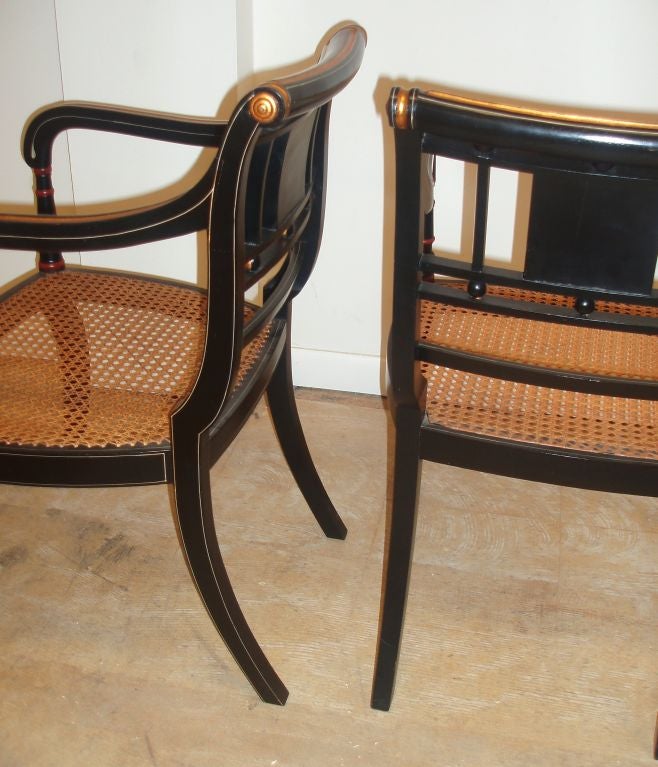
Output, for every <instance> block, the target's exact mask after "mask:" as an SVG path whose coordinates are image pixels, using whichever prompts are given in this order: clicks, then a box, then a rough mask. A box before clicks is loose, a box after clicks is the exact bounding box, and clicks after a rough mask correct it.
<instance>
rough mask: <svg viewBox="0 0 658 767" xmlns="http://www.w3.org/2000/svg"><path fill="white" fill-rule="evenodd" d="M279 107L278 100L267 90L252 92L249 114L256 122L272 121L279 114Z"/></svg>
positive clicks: (265, 123) (264, 123)
mask: <svg viewBox="0 0 658 767" xmlns="http://www.w3.org/2000/svg"><path fill="white" fill-rule="evenodd" d="M280 111H281V107H280V105H279V102H278V100H277V99H276V98H275V97H274V96H273V95H272V94H271V93H268V92H267V91H260V92H258V93H254V95H253V97H252V99H251V103H250V104H249V114H250V115H251V116H252V117H253V118H254V120H256V122H259V123H262V124H263V125H268V124H269V123H273V122H274V121H275V120H276V118H277V117H278V116H279V112H280Z"/></svg>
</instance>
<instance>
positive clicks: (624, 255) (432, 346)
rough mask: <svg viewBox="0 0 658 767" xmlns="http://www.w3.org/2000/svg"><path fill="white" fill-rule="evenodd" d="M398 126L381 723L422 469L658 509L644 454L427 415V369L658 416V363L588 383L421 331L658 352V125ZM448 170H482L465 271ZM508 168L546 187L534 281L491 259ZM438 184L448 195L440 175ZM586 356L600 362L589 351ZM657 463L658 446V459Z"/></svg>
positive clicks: (405, 115)
mask: <svg viewBox="0 0 658 767" xmlns="http://www.w3.org/2000/svg"><path fill="white" fill-rule="evenodd" d="M388 110H389V112H388V113H389V117H390V122H391V124H392V126H393V127H394V129H395V153H396V218H395V260H394V289H393V321H392V326H391V332H390V339H389V347H388V368H389V374H390V392H389V393H390V400H391V404H392V408H393V411H394V420H395V430H396V438H395V449H394V480H393V497H392V501H391V507H392V517H391V524H390V531H389V549H388V554H387V556H386V557H385V561H386V564H385V570H384V595H383V601H382V615H381V623H380V636H379V644H378V653H377V661H376V668H375V675H374V683H373V690H372V706H373V707H374V708H378V709H382V710H388V708H389V706H390V705H391V699H392V695H393V687H394V680H395V673H396V666H397V659H398V652H399V648H400V640H401V635H402V626H403V620H404V608H405V603H406V595H407V584H408V579H409V570H410V566H411V558H412V549H413V538H414V527H415V517H416V506H417V497H418V488H419V482H420V469H421V464H422V461H423V460H431V461H435V462H439V463H444V464H448V465H455V466H461V467H465V468H469V469H475V470H478V471H484V472H489V473H497V474H502V475H507V476H512V477H520V478H524V479H531V480H536V481H541V482H549V483H555V484H561V485H564V486H567V487H581V488H589V489H599V490H606V491H610V492H622V493H631V494H638V495H648V496H656V495H658V462H657V461H656V460H655V458H653V457H651V455H648V456H645V455H644V454H640V453H642V451H639V453H638V454H631V455H628V454H625V450H624V448H625V445H623V444H622V445H619V448H620V449H619V451H618V452H614V451H611V450H609V449H606V450H597V449H596V447H594V448H588V449H583V448H578V447H573V448H570V447H569V446H568V444H560V445H556V444H549V443H548V440H547V442H546V444H541V440H539V441H538V442H537V443H531V442H529V441H523V440H522V439H521V438H518V437H515V438H513V437H512V436H503V435H501V434H496V433H495V432H492V431H488V432H484V431H483V432H482V433H478V431H477V429H476V428H475V427H470V428H467V427H466V426H464V427H460V426H459V425H457V424H454V425H453V424H452V423H451V422H450V421H449V419H446V420H445V421H440V420H439V419H434V420H433V417H432V412H434V411H432V410H431V407H432V406H433V405H434V403H429V402H426V388H427V380H426V376H424V375H423V374H422V371H421V365H423V364H429V365H432V366H439V367H440V369H441V370H443V369H450V370H452V371H463V372H465V373H468V374H475V375H477V376H481V377H487V378H489V379H491V381H493V382H499V381H510V382H515V383H518V384H519V385H521V386H525V385H530V386H533V387H544V390H546V389H552V390H556V391H559V392H560V393H562V392H564V393H565V394H566V396H568V397H572V396H573V397H575V396H582V395H588V394H589V395H602V396H605V397H610V398H630V399H633V400H634V401H636V402H640V403H643V404H644V403H647V402H648V403H655V402H656V400H658V371H657V367H658V360H656V358H655V356H654V355H652V354H651V355H649V357H648V358H645V359H640V358H637V359H634V360H632V361H633V363H634V367H633V370H634V371H637V369H638V368H639V370H640V372H639V373H638V372H633V374H629V375H622V374H617V375H616V374H613V373H606V372H603V373H595V372H591V371H588V369H587V368H586V367H585V368H583V369H582V370H581V369H579V366H578V364H575V365H574V364H571V363H572V362H573V361H572V360H569V358H568V357H562V355H561V354H559V353H558V354H556V356H555V359H550V360H543V361H542V363H541V364H531V362H530V361H529V360H528V359H524V358H518V357H514V356H512V355H510V356H509V357H508V358H506V357H505V355H504V354H499V353H498V352H497V353H496V354H494V353H493V352H492V351H491V350H490V348H488V346H489V344H488V342H489V340H490V338H491V335H490V336H489V339H488V338H487V334H486V331H485V332H483V335H482V342H481V343H480V346H479V347H477V345H476V344H474V343H473V342H471V341H470V340H469V341H468V343H464V344H463V347H458V346H456V345H453V346H451V345H450V344H449V343H448V342H446V341H443V340H442V339H443V338H444V336H442V335H441V333H440V332H439V333H438V335H432V334H430V335H429V337H427V336H424V337H422V333H423V332H424V331H423V326H422V319H421V306H424V307H427V306H428V305H430V306H435V307H436V306H439V305H441V306H442V307H443V308H446V307H447V308H446V309H445V314H444V315H443V316H447V315H450V313H451V312H453V310H454V312H456V313H459V312H460V311H463V312H467V313H469V316H474V317H477V316H478V313H481V314H480V315H479V316H480V319H481V323H480V324H479V325H478V327H483V326H484V325H483V323H485V320H484V319H482V318H485V317H487V316H493V315H497V316H498V317H501V316H502V317H503V318H504V319H507V318H509V319H510V321H512V320H518V321H519V322H520V323H523V324H524V328H525V329H526V330H527V329H528V325H529V324H530V323H539V324H533V325H532V327H533V328H534V329H535V331H536V332H539V328H540V326H541V327H543V328H544V330H545V329H546V328H547V327H551V328H554V327H555V326H556V325H557V326H561V327H560V330H562V329H564V330H566V331H567V332H568V331H571V330H573V331H574V332H578V333H583V332H585V333H595V332H601V331H616V332H618V333H620V334H628V335H625V336H623V342H622V344H621V346H622V348H624V344H625V345H626V346H627V347H628V348H629V349H634V348H640V347H638V346H634V345H633V344H632V343H631V341H632V342H633V343H635V342H636V341H638V342H639V341H640V340H641V339H642V338H644V339H649V340H648V343H647V346H645V347H642V348H654V349H655V346H651V344H652V343H654V342H655V341H652V340H651V339H655V337H656V334H658V311H657V305H658V291H657V290H656V288H655V287H654V284H653V282H654V272H655V270H656V257H657V254H658V223H657V222H658V125H655V126H652V125H648V124H639V123H632V122H627V121H622V120H617V121H611V120H607V121H606V120H604V119H599V118H596V117H594V118H592V117H577V116H573V115H565V114H562V115H558V114H556V113H552V112H547V111H541V110H524V109H520V108H518V107H512V106H508V105H505V104H493V103H486V102H482V101H477V100H473V99H469V98H462V97H455V96H452V95H449V94H444V93H439V92H432V91H427V92H425V91H420V90H411V91H405V90H402V89H398V88H396V89H394V90H393V92H392V94H391V98H390V101H389V104H388ZM436 157H448V158H451V159H454V160H460V161H463V162H465V163H472V164H474V165H475V167H476V173H475V179H476V180H475V184H474V189H473V194H472V200H473V209H474V211H473V223H472V231H471V232H470V236H469V237H466V238H465V241H467V242H470V243H471V245H472V248H471V251H470V252H468V253H466V254H461V256H460V257H457V256H455V257H449V256H448V255H446V254H442V253H439V252H438V251H436V252H432V251H431V249H429V248H428V242H431V241H432V238H433V234H432V227H431V223H432V219H433V213H432V210H431V209H432V201H431V200H429V201H428V199H427V193H426V192H425V191H424V190H426V189H427V188H428V186H431V185H432V184H433V182H434V178H433V176H434V170H433V169H434V168H435V167H436V166H435V161H433V162H430V161H428V160H432V159H433V158H436ZM493 167H499V168H505V169H509V170H513V171H519V172H524V173H529V174H532V176H533V189H532V198H531V204H530V206H529V210H530V212H529V230H528V239H527V253H526V257H525V263H524V264H522V265H521V266H520V267H517V266H510V267H509V268H502V267H500V265H497V266H492V265H490V264H489V263H488V261H487V259H486V234H487V213H488V205H489V196H490V185H489V178H490V170H491V168H493ZM436 183H437V185H438V184H440V183H441V178H440V174H439V178H438V179H436ZM428 211H429V212H428ZM509 289H511V290H512V291H516V292H515V293H510V291H509ZM611 306H612V307H613V308H612V309H611V308H610V307H611ZM615 306H616V309H615V308H614V307H615ZM442 310H443V309H442ZM445 321H446V322H447V320H445ZM490 332H491V334H492V333H493V330H492V329H491V331H490ZM596 338H597V339H598V338H599V337H598V336H597V337H596ZM598 342H599V341H598V340H592V341H591V342H590V343H591V344H597V343H598ZM581 348H583V349H587V344H583V346H582V347H581ZM561 351H562V350H559V352H561ZM577 362H578V361H577ZM496 391H498V390H496ZM435 396H436V395H435ZM452 396H453V398H458V396H459V394H458V393H455V392H453V395H452ZM560 396H562V394H560ZM638 409H639V408H638ZM452 412H454V411H452ZM653 412H654V413H655V410H654V411H653ZM654 418H655V415H654ZM476 420H477V419H475V421H471V422H470V423H473V422H476ZM568 428H569V420H568V418H565V429H568ZM654 428H655V427H654ZM650 439H651V438H649V441H650ZM656 440H657V441H658V434H657V435H656ZM575 441H576V440H574V442H575ZM565 442H566V440H565ZM655 447H656V444H655V443H654V444H653V445H651V446H650V448H653V452H654V454H655ZM649 453H651V450H649Z"/></svg>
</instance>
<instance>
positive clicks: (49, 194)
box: [36, 189, 55, 197]
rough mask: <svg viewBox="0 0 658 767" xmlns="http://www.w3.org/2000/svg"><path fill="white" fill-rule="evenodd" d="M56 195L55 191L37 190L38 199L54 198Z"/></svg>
mask: <svg viewBox="0 0 658 767" xmlns="http://www.w3.org/2000/svg"><path fill="white" fill-rule="evenodd" d="M54 194H55V190H54V189H37V190H36V195H37V197H52V196H53V195H54Z"/></svg>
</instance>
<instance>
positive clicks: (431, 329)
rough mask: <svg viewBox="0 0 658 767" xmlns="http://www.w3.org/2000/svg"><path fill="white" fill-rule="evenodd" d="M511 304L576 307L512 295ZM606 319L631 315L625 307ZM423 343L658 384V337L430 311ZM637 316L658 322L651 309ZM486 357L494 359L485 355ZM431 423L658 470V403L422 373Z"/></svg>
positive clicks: (424, 305) (449, 309)
mask: <svg viewBox="0 0 658 767" xmlns="http://www.w3.org/2000/svg"><path fill="white" fill-rule="evenodd" d="M491 292H497V293H498V294H500V295H504V296H505V297H506V298H513V299H516V300H519V299H522V300H525V301H528V300H535V301H542V302H552V303H566V302H567V300H568V299H565V298H563V297H560V296H550V295H547V294H541V293H536V294H535V293H531V292H529V291H520V290H515V289H512V288H509V289H506V288H498V289H495V288H492V289H491ZM597 308H598V309H599V310H600V311H608V312H617V313H618V312H621V311H624V308H623V307H622V305H620V304H612V303H610V304H602V305H601V306H598V307H597ZM420 311H421V320H420V325H421V328H420V337H421V339H422V340H423V341H424V342H426V343H431V344H435V345H437V346H441V347H444V348H448V349H451V350H455V351H461V352H470V353H479V354H480V355H483V354H486V355H487V356H488V357H490V358H493V359H497V360H506V361H510V362H515V363H520V364H523V365H532V366H537V367H544V368H554V369H555V368H559V369H562V370H567V371H573V372H576V373H580V374H591V375H592V376H613V377H618V378H628V379H640V378H642V379H644V380H647V379H649V380H655V381H658V336H656V335H642V334H639V333H623V332H619V331H611V330H603V329H592V328H584V327H577V326H573V325H566V324H558V323H553V322H538V321H537V320H532V321H530V320H526V319H522V318H519V317H511V316H506V315H502V314H494V313H492V312H484V311H478V310H473V309H469V308H466V307H463V306H452V305H447V304H443V303H434V302H431V301H422V302H421V309H420ZM626 311H628V312H629V313H635V314H642V315H644V316H658V309H656V308H655V307H649V306H637V307H626ZM482 350H486V352H483V351H482ZM421 368H422V372H423V375H424V377H425V378H426V380H427V404H426V409H427V416H428V419H429V421H430V422H431V423H433V424H437V425H441V426H445V427H448V428H451V429H456V430H459V431H464V432H469V433H476V434H484V435H487V436H490V437H497V438H501V439H507V440H516V441H521V442H530V443H535V444H540V445H547V446H554V447H561V448H570V449H573V450H579V451H592V452H598V453H608V454H611V455H624V456H632V457H637V458H645V459H652V460H658V403H657V402H652V401H648V400H635V399H627V398H619V397H608V396H601V395H594V394H582V393H577V392H573V391H565V390H559V389H551V388H545V387H538V386H531V385H528V384H522V383H515V382H512V381H505V380H499V379H494V378H490V377H486V376H480V375H474V374H470V373H464V372H461V371H458V370H453V369H449V368H445V367H441V366H438V365H432V364H429V363H421Z"/></svg>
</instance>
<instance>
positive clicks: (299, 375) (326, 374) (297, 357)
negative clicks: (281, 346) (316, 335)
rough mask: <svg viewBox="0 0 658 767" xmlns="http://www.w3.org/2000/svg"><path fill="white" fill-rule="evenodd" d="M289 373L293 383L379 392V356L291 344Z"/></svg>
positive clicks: (380, 363) (324, 387)
mask: <svg viewBox="0 0 658 767" xmlns="http://www.w3.org/2000/svg"><path fill="white" fill-rule="evenodd" d="M292 373H293V381H294V383H295V386H308V387H310V388H312V389H331V390H334V391H349V392H358V393H360V394H381V393H382V381H381V378H382V362H381V358H380V357H375V356H369V355H366V354H342V353H340V352H327V351H318V350H316V349H301V348H296V347H293V349H292Z"/></svg>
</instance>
